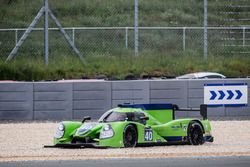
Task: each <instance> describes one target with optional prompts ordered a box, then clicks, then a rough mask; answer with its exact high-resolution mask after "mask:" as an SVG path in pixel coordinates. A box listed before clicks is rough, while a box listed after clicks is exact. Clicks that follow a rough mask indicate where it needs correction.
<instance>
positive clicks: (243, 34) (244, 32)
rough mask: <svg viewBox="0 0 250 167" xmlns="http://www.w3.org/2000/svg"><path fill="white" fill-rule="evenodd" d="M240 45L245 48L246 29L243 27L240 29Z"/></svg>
mask: <svg viewBox="0 0 250 167" xmlns="http://www.w3.org/2000/svg"><path fill="white" fill-rule="evenodd" d="M242 31H243V32H242V44H243V47H245V45H246V27H243V29H242Z"/></svg>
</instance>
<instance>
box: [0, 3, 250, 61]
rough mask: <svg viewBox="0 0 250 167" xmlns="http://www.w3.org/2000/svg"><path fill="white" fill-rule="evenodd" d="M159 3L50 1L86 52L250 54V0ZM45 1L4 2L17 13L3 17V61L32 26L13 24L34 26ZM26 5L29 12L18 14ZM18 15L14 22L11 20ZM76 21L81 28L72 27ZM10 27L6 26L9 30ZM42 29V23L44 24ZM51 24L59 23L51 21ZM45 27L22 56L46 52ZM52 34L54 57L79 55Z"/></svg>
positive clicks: (0, 24)
mask: <svg viewBox="0 0 250 167" xmlns="http://www.w3.org/2000/svg"><path fill="white" fill-rule="evenodd" d="M6 1H7V0H6ZM62 2H63V3H62ZM153 2H154V3H152V0H127V1H122V0H102V1H99V0H84V1H81V0H73V1H62V0H50V1H49V3H50V9H51V10H52V11H53V12H54V13H55V15H56V16H57V17H58V19H59V20H60V21H62V25H63V26H64V27H67V28H64V29H65V30H66V32H67V34H68V35H69V36H70V38H71V39H72V41H73V44H74V45H75V46H76V47H77V48H78V49H79V50H80V52H81V53H82V54H84V55H90V56H92V55H111V56H117V55H118V56H119V55H120V56H123V55H134V54H135V53H136V52H137V49H138V52H139V54H140V55H147V54H149V55H155V54H158V55H163V56H165V55H166V56H167V55H174V56H175V55H176V56H179V55H180V56H181V55H197V56H200V57H202V56H204V55H205V54H206V53H205V49H207V51H208V55H248V54H249V53H250V26H249V25H250V22H249V21H250V19H249V18H250V12H249V11H250V1H248V0H237V1H236V0H220V1H217V0H216V1H215V0H214V1H212V0H211V1H207V0H203V1H201V0H188V1H187V0H168V1H167V2H166V1H164V0H154V1H153ZM207 2H208V3H207ZM0 3H1V2H0ZM42 3H43V0H37V1H29V0H23V1H22V2H20V1H14V0H13V1H11V2H10V4H9V5H8V6H7V5H6V4H5V7H6V8H9V9H8V10H5V8H4V5H2V6H0V8H1V9H4V10H3V11H5V12H3V13H5V15H6V16H8V14H9V15H12V17H4V16H5V15H3V16H1V19H2V20H1V21H0V28H2V29H0V58H1V59H6V58H7V56H8V55H9V53H10V52H11V50H12V49H13V47H14V46H15V44H16V43H17V42H18V40H19V39H20V37H21V36H22V34H23V33H24V32H25V30H26V28H14V29H13V28H9V27H17V26H18V27H19V26H21V27H28V25H29V23H30V22H31V21H32V18H34V16H35V14H36V13H37V11H38V9H39V7H41V5H42ZM27 4H29V5H27ZM21 8H25V10H27V12H29V13H18V11H19V10H20V9H21ZM9 11H12V13H11V14H10V12H9ZM20 11H22V10H20ZM137 14H138V15H137ZM17 18H19V19H17ZM75 18H76V19H75ZM12 19H13V21H12V22H11V21H8V20H12ZM7 24H8V25H7ZM72 25H74V26H75V27H70V26H72ZM83 26H84V27H83ZM116 26H117V27H116ZM155 26H158V27H155ZM207 26H208V27H207ZM4 27H5V28H6V29H3V28H4ZM38 27H42V24H40V25H38ZM50 27H54V26H52V24H51V23H50ZM206 28H207V31H206ZM43 31H44V29H43V28H35V29H34V31H33V32H32V34H31V35H30V36H29V37H28V39H27V40H26V41H25V42H24V45H23V46H22V47H21V48H20V50H19V52H18V54H21V55H32V56H42V55H43V54H44V51H43V47H44V44H43V42H44V39H43V33H44V32H43ZM137 35H138V36H137ZM49 37H50V38H49V53H50V58H53V57H56V56H57V55H64V56H65V55H69V54H73V53H72V51H71V50H70V47H69V46H68V45H67V42H66V41H65V40H64V38H63V36H62V35H61V34H60V32H59V30H58V29H57V28H50V29H49ZM137 39H138V41H137ZM206 39H207V40H206ZM206 43H207V44H206ZM137 46H138V48H137ZM204 46H205V47H204ZM204 57H205V56H204Z"/></svg>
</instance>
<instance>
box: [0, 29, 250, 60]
mask: <svg viewBox="0 0 250 167" xmlns="http://www.w3.org/2000/svg"><path fill="white" fill-rule="evenodd" d="M64 29H65V30H66V32H67V33H68V34H69V36H70V37H71V39H72V41H73V43H74V45H76V46H77V47H78V48H79V50H80V51H81V52H82V53H84V54H85V55H86V54H87V55H124V54H131V55H133V54H134V27H70V28H64ZM138 29H139V52H140V54H142V55H144V54H160V55H181V54H189V53H190V54H195V55H198V56H202V55H203V31H204V30H203V27H139V28H138ZM25 30H26V29H24V28H16V29H0V53H1V58H3V59H6V57H7V56H8V54H9V53H10V51H11V50H12V49H13V47H14V46H15V44H17V41H18V40H19V39H20V36H21V35H22V34H23V33H24V31H25ZM49 32H50V56H52V57H53V56H55V55H58V54H61V53H64V54H65V53H67V54H72V53H71V50H70V48H69V46H68V45H67V43H66V41H65V40H64V39H63V36H62V35H61V34H60V33H59V30H58V29H57V28H50V29H49ZM27 53H29V54H31V55H34V56H35V55H38V56H39V55H42V54H43V28H35V29H34V32H32V34H31V36H30V37H29V38H28V39H27V41H26V42H25V43H24V45H23V46H22V47H21V49H20V53H19V54H27ZM249 53H250V27H208V54H209V55H223V54H227V55H228V54H249Z"/></svg>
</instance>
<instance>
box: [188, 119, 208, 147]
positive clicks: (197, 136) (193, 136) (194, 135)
mask: <svg viewBox="0 0 250 167" xmlns="http://www.w3.org/2000/svg"><path fill="white" fill-rule="evenodd" d="M188 142H189V144H191V145H202V144H204V143H205V140H204V138H203V130H202V126H201V125H200V124H199V123H198V122H194V121H192V122H190V124H189V126H188Z"/></svg>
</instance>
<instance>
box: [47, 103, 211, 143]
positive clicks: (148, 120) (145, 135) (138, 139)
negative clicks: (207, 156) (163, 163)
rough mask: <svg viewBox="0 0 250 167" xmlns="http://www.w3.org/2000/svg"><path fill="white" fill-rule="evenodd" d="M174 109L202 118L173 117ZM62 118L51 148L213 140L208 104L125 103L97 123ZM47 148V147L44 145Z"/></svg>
mask: <svg viewBox="0 0 250 167" xmlns="http://www.w3.org/2000/svg"><path fill="white" fill-rule="evenodd" d="M176 111H200V113H201V115H202V117H203V119H202V120H200V119H196V118H185V119H175V112H176ZM86 120H90V117H84V119H83V121H82V122H76V121H63V122H61V123H60V124H59V126H58V128H57V130H56V133H55V135H54V145H53V146H52V147H94V148H95V147H96V148H106V147H135V146H157V145H168V144H173V143H174V144H177V143H182V144H185V143H186V144H191V145H201V144H203V143H204V142H206V141H208V142H213V136H212V135H211V125H210V123H209V121H208V120H207V106H206V105H201V107H200V109H198V110H197V109H196V110H193V109H179V108H178V106H177V105H173V104H133V105H131V104H124V105H118V107H117V108H114V109H111V110H109V111H107V112H105V113H104V114H103V115H102V116H101V117H100V119H99V120H98V122H86ZM47 147H49V146H47Z"/></svg>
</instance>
